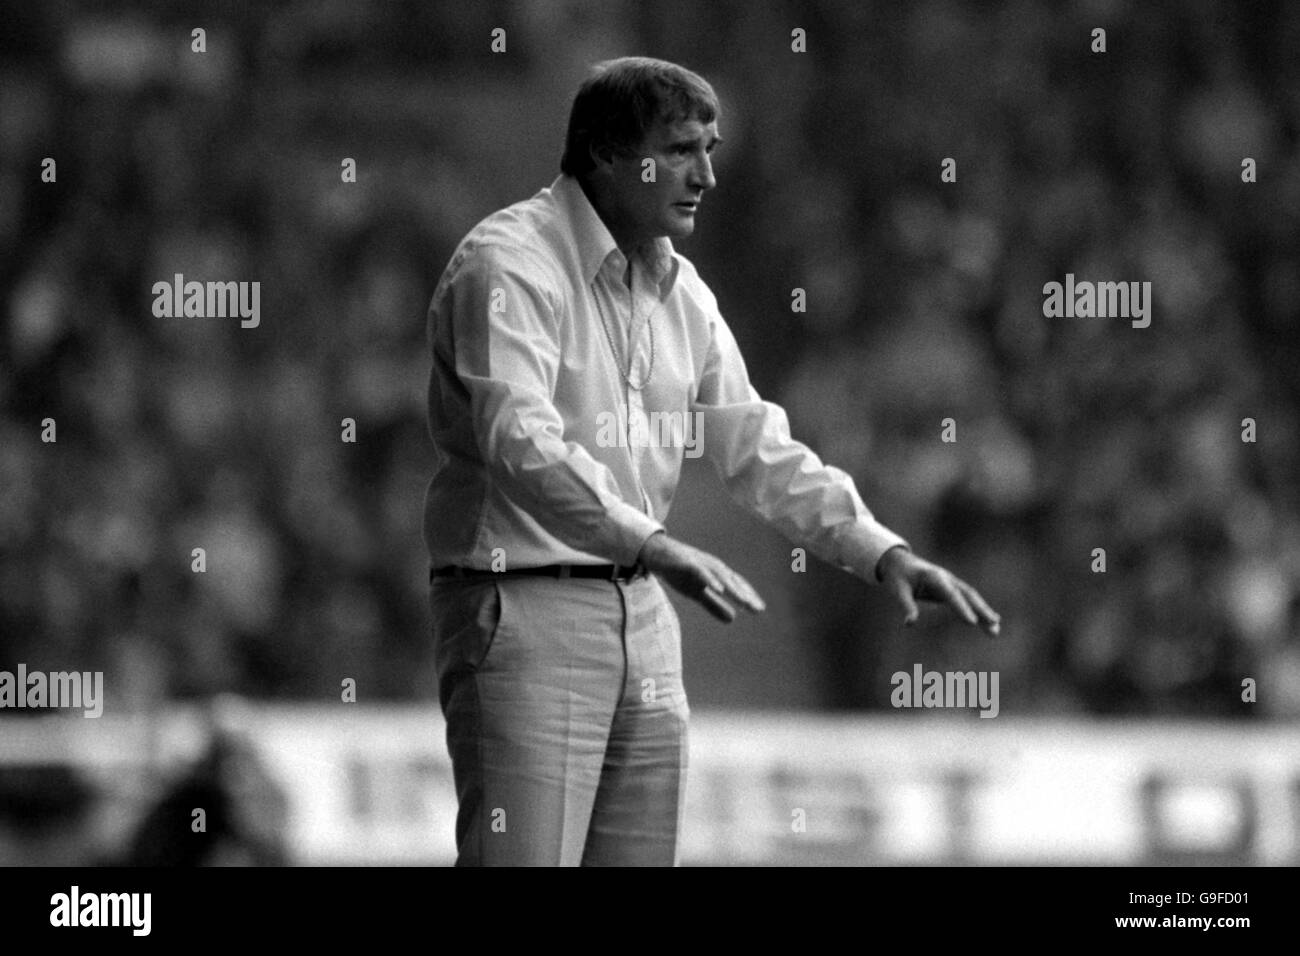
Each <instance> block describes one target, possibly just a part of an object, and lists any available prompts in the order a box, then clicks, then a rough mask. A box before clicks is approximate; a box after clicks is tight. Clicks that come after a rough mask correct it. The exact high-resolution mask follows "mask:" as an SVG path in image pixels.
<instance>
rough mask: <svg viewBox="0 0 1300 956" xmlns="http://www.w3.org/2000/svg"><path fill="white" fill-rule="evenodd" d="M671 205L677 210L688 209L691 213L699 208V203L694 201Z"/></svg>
mask: <svg viewBox="0 0 1300 956" xmlns="http://www.w3.org/2000/svg"><path fill="white" fill-rule="evenodd" d="M673 205H674V206H676V207H677V208H678V209H689V210H690V211H691V212H695V210H696V209H698V208H700V201H699V200H698V199H696V200H694V201H686V202H675V203H673Z"/></svg>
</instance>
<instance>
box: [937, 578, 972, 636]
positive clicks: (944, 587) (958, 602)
mask: <svg viewBox="0 0 1300 956" xmlns="http://www.w3.org/2000/svg"><path fill="white" fill-rule="evenodd" d="M935 587H936V588H938V590H939V593H940V594H942V595H943V599H944V601H945V602H946V603H947V604H948V606H949V607H951V608H952V609H953V610H954V611H956V612H957V616H958V617H960V618H961V619H962V620H963V621H965V622H966V623H967V624H972V625H975V626H979V618H978V617H976V616H975V612H974V611H973V610H971V606H970V605H969V604H968V603H967V602H966V598H965V597H964V596H963V595H962V593H961V589H960V588H958V587H957V586H956V585H955V584H953V583H952V582H950V581H947V580H944V579H942V578H940V579H939V580H938V581H937V582H935Z"/></svg>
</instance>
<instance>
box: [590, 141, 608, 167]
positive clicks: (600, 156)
mask: <svg viewBox="0 0 1300 956" xmlns="http://www.w3.org/2000/svg"><path fill="white" fill-rule="evenodd" d="M587 153H588V155H590V156H591V165H592V166H593V167H595V168H596V169H597V170H601V169H605V170H607V169H609V168H610V167H611V166H613V165H614V147H613V146H610V145H609V144H608V143H602V144H600V145H597V144H596V143H588V144H587Z"/></svg>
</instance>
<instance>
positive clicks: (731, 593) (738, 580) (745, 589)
mask: <svg viewBox="0 0 1300 956" xmlns="http://www.w3.org/2000/svg"><path fill="white" fill-rule="evenodd" d="M729 581H730V586H729V587H728V588H727V591H726V593H727V596H728V597H733V598H735V599H736V600H737V601H739V602H740V604H741V605H742V606H743V607H746V608H748V609H749V610H751V611H753V612H754V613H758V612H759V611H765V610H767V605H766V604H765V603H763V599H762V598H761V597H759V596H758V592H757V591H755V590H754V588H753V586H752V585H751V584H750V583H749V582H748V581H746V580H745V579H744V578H742V577H741V576H740V575H739V574H736V573H735V572H734V571H733V572H731V577H730V578H729Z"/></svg>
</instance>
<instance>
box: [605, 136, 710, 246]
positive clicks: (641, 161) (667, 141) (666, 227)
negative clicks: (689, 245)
mask: <svg viewBox="0 0 1300 956" xmlns="http://www.w3.org/2000/svg"><path fill="white" fill-rule="evenodd" d="M721 141H722V140H721V139H720V138H719V136H718V124H717V121H716V120H715V121H712V122H709V123H702V122H700V121H699V120H698V119H682V120H675V121H671V122H668V121H663V120H660V121H659V122H658V123H656V124H655V125H654V126H653V127H652V128H651V129H650V130H649V132H648V133H647V134H646V137H645V141H644V142H643V143H642V144H641V145H640V146H639V147H638V148H637V149H635V150H633V151H632V152H631V153H630V154H628V155H626V156H616V157H615V159H614V163H613V170H612V171H613V184H614V190H613V197H612V198H613V200H614V202H613V206H614V208H613V209H612V210H611V212H613V213H614V219H615V222H614V223H612V224H611V229H610V231H611V232H613V233H614V238H615V240H617V241H618V243H619V245H620V246H626V245H637V244H639V243H641V242H644V241H645V240H647V239H654V238H657V237H659V236H669V237H671V238H684V237H686V236H689V235H690V234H691V233H692V232H694V231H695V214H696V211H697V210H698V208H699V202H700V197H701V196H702V195H703V194H704V191H705V190H707V189H712V188H713V187H714V186H715V185H716V183H717V181H716V180H715V179H714V178H713V164H712V160H711V159H710V154H711V153H712V152H713V148H714V146H716V145H717V144H718V143H720V142H721ZM647 159H653V160H654V175H655V179H654V182H646V181H645V178H644V176H648V175H649V174H648V173H645V169H646V163H645V160H647ZM643 174H644V175H643ZM620 233H621V235H620Z"/></svg>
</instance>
